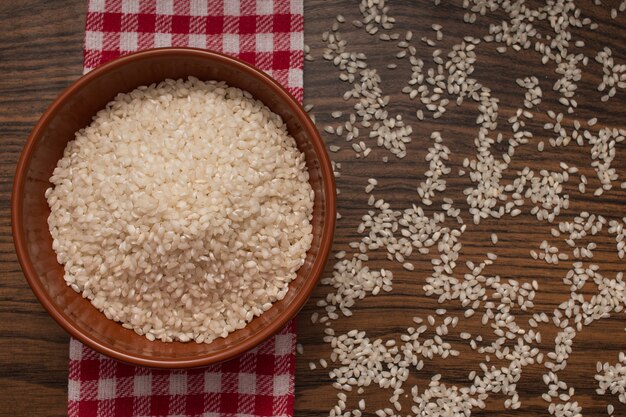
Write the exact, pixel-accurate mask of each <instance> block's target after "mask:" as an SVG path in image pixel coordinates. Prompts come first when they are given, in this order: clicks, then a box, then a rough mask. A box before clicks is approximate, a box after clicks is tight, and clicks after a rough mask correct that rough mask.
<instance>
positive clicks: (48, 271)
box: [11, 48, 336, 368]
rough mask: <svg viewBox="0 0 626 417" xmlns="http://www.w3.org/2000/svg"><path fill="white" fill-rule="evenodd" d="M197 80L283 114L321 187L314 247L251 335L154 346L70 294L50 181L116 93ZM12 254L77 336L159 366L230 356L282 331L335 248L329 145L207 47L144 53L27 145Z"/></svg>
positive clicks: (76, 91) (266, 85) (276, 88)
mask: <svg viewBox="0 0 626 417" xmlns="http://www.w3.org/2000/svg"><path fill="white" fill-rule="evenodd" d="M190 75H193V76H195V77H197V78H200V79H204V80H223V81H226V82H227V83H228V84H229V85H231V86H234V87H239V88H241V89H244V90H247V91H249V92H250V93H252V95H254V96H255V97H256V98H258V99H260V100H261V101H262V102H263V103H265V105H267V106H268V107H269V108H270V109H271V110H272V111H274V112H275V113H277V114H279V115H280V116H282V118H283V120H284V121H285V122H286V124H287V127H288V130H289V133H290V134H291V135H292V136H293V137H294V138H295V140H296V142H297V145H298V148H299V149H300V150H301V151H302V152H303V153H304V154H305V157H306V162H307V167H308V170H309V174H310V182H311V186H312V187H313V189H314V190H315V204H314V211H313V222H312V223H313V235H314V238H313V244H312V247H311V249H310V250H309V252H308V253H307V257H306V261H305V263H304V265H303V266H302V267H301V268H300V270H299V271H298V275H297V278H296V279H295V280H294V281H292V282H291V284H290V285H289V287H290V289H289V292H288V293H287V296H286V297H285V298H284V299H283V300H281V301H279V302H277V303H275V304H274V306H273V307H272V308H271V309H269V310H268V311H266V312H265V313H264V314H263V315H261V316H260V317H257V318H255V319H254V320H252V322H250V323H249V324H248V325H247V326H246V327H245V328H243V329H241V330H238V331H236V332H233V333H231V334H230V335H229V336H228V337H226V338H223V339H217V340H216V341H214V342H212V343H210V344H204V343H201V344H198V343H195V342H190V343H181V342H172V343H163V342H160V341H154V342H150V341H148V340H147V339H146V338H145V337H143V336H139V335H137V334H136V333H135V332H134V331H132V330H128V329H125V328H123V327H122V326H121V325H120V324H119V323H116V322H113V321H111V320H108V319H107V318H106V317H105V316H104V314H102V313H101V312H100V311H98V310H97V309H96V308H95V307H93V306H92V305H91V303H90V302H89V301H88V300H86V299H84V298H82V297H81V295H79V294H77V293H76V292H74V291H73V290H72V289H71V288H69V287H68V286H67V285H66V283H65V281H64V279H63V267H62V266H61V265H59V264H58V263H57V260H56V254H55V252H54V251H53V250H52V237H51V236H50V232H49V230H48V224H47V218H48V215H49V214H50V209H49V208H48V204H47V202H46V199H45V197H44V192H45V190H46V189H47V188H48V187H50V185H51V184H50V182H49V181H48V179H49V178H50V176H51V175H52V171H53V169H54V167H55V166H56V164H57V161H58V160H59V159H60V158H61V156H62V154H63V150H64V149H65V146H66V144H67V143H68V142H69V141H70V140H72V139H73V138H74V133H75V132H76V131H77V130H79V129H80V128H82V127H85V126H86V125H88V124H89V123H90V122H91V119H92V116H93V115H94V114H96V112H97V111H98V110H100V109H102V108H104V106H105V105H106V104H107V103H108V102H109V101H111V100H112V99H113V98H114V97H115V95H116V94H117V93H120V92H128V91H131V90H133V89H135V88H136V87H138V86H140V85H146V84H151V83H155V82H159V81H161V80H163V79H165V78H174V79H176V78H185V77H187V76H190ZM11 204H12V213H11V216H12V219H11V220H12V227H13V239H14V241H15V248H16V251H17V256H18V258H19V261H20V264H21V265H22V269H23V271H24V274H25V276H26V279H27V280H28V283H29V284H30V286H31V288H32V289H33V292H34V293H35V295H36V296H37V298H38V299H39V301H40V302H41V304H42V305H43V306H44V308H45V309H46V310H48V312H49V313H50V315H51V316H52V317H53V318H54V319H55V320H56V321H57V322H58V323H59V324H60V325H61V326H62V327H63V328H64V329H65V330H67V331H68V332H69V333H70V334H71V335H72V336H74V337H75V338H77V339H79V340H80V341H81V342H83V343H84V344H86V345H87V346H90V347H91V348H93V349H95V350H97V351H99V352H101V353H103V354H105V355H108V356H111V357H113V358H115V359H118V360H121V361H125V362H130V363H133V364H137V365H143V366H149V367H159V368H186V367H196V366H202V365H207V364H210V363H214V362H219V361H224V360H227V359H230V358H233V357H235V356H237V355H239V354H241V353H243V352H245V351H247V350H249V349H251V348H253V347H254V346H256V345H258V344H259V343H261V342H263V341H264V340H265V339H267V338H268V337H269V336H271V335H272V334H274V333H275V332H277V331H278V330H279V329H280V328H281V327H282V326H283V325H284V324H285V323H286V322H287V321H288V320H289V319H291V318H292V317H294V316H295V314H296V313H297V312H298V311H299V310H300V308H301V307H302V306H303V305H304V303H305V302H306V300H307V298H308V297H309V295H310V293H311V291H312V290H313V288H314V287H315V285H316V283H317V281H318V279H319V277H320V275H321V273H322V270H323V268H324V265H325V263H326V260H327V258H328V254H329V251H330V247H331V244H332V238H333V232H334V228H335V214H336V210H335V183H334V177H333V172H332V168H331V165H330V160H329V158H328V154H327V153H326V149H325V147H324V143H323V142H322V139H321V138H320V136H319V133H318V132H317V130H316V128H315V126H314V124H313V123H312V122H311V120H310V119H309V117H308V116H307V114H306V113H305V112H304V110H303V109H302V107H301V106H300V105H299V104H298V103H297V101H296V100H295V99H294V98H293V97H292V96H291V95H290V94H289V93H287V92H286V91H285V90H284V89H283V88H282V87H281V86H280V85H279V84H278V83H277V82H276V81H274V80H273V79H271V78H270V77H269V76H267V75H266V74H264V73H263V72H261V71H259V70H258V69H255V68H254V67H252V66H250V65H248V64H246V63H244V62H241V61H239V60H236V59H233V58H230V57H227V56H224V55H221V54H218V53H215V52H209V51H205V50H199V49H189V48H164V49H153V50H148V51H144V52H138V53H135V54H132V55H127V56H125V57H122V58H119V59H117V60H115V61H112V62H110V63H108V64H106V65H103V66H101V67H99V68H97V69H95V70H94V71H92V72H90V73H89V74H87V75H85V76H83V77H82V78H80V79H79V80H78V81H76V82H75V83H73V84H72V85H71V86H70V87H69V88H67V89H66V90H65V91H64V92H63V93H62V94H61V95H60V96H59V97H58V98H57V99H56V100H55V101H54V103H52V105H51V106H50V107H49V108H48V110H47V111H46V112H45V113H44V115H43V116H42V117H41V119H40V120H39V122H38V123H37V125H36V126H35V128H34V129H33V131H32V133H31V135H30V137H29V138H28V140H27V142H26V145H25V146H24V150H23V151H22V155H21V157H20V160H19V163H18V165H17V172H16V174H15V183H14V185H13V194H12V201H11Z"/></svg>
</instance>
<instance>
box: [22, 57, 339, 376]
mask: <svg viewBox="0 0 626 417" xmlns="http://www.w3.org/2000/svg"><path fill="white" fill-rule="evenodd" d="M159 55H161V56H172V57H174V56H180V55H187V56H192V57H200V58H207V59H208V60H212V61H219V62H222V63H225V64H227V65H230V66H233V67H236V68H237V69H239V70H241V71H243V72H245V73H246V74H247V75H249V76H252V77H254V78H256V79H257V80H258V81H259V82H261V83H263V84H264V85H266V86H267V87H268V88H270V89H271V90H272V91H273V92H274V93H275V94H276V95H278V96H280V97H281V99H282V100H283V101H284V102H285V103H287V104H288V105H289V107H290V108H291V109H292V111H294V114H295V115H296V116H297V118H298V119H299V120H300V121H301V122H302V123H303V125H304V127H305V129H306V131H307V132H309V135H310V137H311V145H312V146H313V149H314V151H315V154H316V155H317V157H318V159H319V165H320V171H321V177H322V190H323V192H324V194H325V197H326V198H325V204H324V207H323V209H324V223H323V229H322V234H321V236H320V249H319V251H318V254H317V256H316V257H315V259H314V261H313V265H312V267H311V272H310V274H309V275H308V276H307V277H306V279H305V282H304V284H303V285H302V287H301V288H300V289H299V291H297V293H296V296H295V298H294V299H293V301H292V302H291V303H290V304H289V305H288V306H287V308H286V309H285V311H284V312H283V313H282V314H280V315H279V316H278V317H277V319H276V320H274V321H272V322H270V323H269V324H267V325H266V326H265V327H263V328H262V329H261V330H260V331H259V332H258V333H257V334H256V335H254V336H253V337H249V338H247V339H245V340H243V341H241V342H238V343H237V344H235V345H233V346H232V347H231V348H228V349H225V350H224V351H222V352H217V353H209V354H204V355H199V356H197V357H192V358H182V359H155V358H152V357H150V356H146V355H141V354H130V353H126V352H123V351H120V350H118V349H116V348H115V347H112V346H110V345H108V344H107V343H103V342H100V341H98V340H97V339H96V338H94V337H92V336H91V334H90V333H89V332H87V331H85V330H84V329H82V328H81V327H80V326H78V325H76V323H75V322H73V321H72V320H71V319H70V318H69V317H68V316H67V315H66V314H65V313H64V312H63V311H62V310H61V309H57V308H56V307H55V303H54V302H53V301H52V298H51V297H50V295H49V294H48V292H47V291H46V290H45V289H44V288H43V285H42V284H41V280H40V278H39V276H38V274H37V272H36V271H35V268H34V266H33V264H32V260H31V258H30V255H29V253H28V250H27V247H26V241H25V232H24V229H23V206H24V204H23V203H24V184H25V181H26V173H27V171H28V168H29V167H30V162H31V160H32V156H33V152H34V150H35V149H36V145H37V143H38V141H39V139H40V135H41V133H42V132H43V129H44V127H45V126H46V125H47V124H48V123H49V121H50V119H51V118H52V117H54V116H55V115H56V114H57V112H58V111H59V109H60V107H61V105H62V104H64V103H65V102H66V101H67V100H68V99H69V98H70V97H71V96H72V95H73V94H75V93H76V92H77V91H78V90H80V89H81V88H82V87H83V86H84V85H86V84H88V83H90V82H91V81H92V80H94V79H97V78H98V77H100V76H101V75H103V74H105V73H108V72H109V71H112V70H114V69H116V68H118V67H121V66H123V65H126V64H128V63H130V62H134V61H138V60H142V59H146V58H150V57H154V56H159ZM335 220H336V194H335V179H334V174H333V170H332V167H331V163H330V158H329V156H328V153H327V151H326V146H325V145H324V142H323V140H322V138H321V137H320V134H319V132H318V130H317V128H316V127H315V125H314V124H313V122H312V121H311V119H310V118H309V116H308V114H307V113H306V111H304V109H303V107H302V105H301V104H300V103H299V102H298V101H297V100H296V99H295V98H294V97H293V96H292V95H291V94H290V93H289V92H288V91H287V90H286V89H285V88H284V87H283V86H282V85H280V84H279V83H278V82H277V81H276V80H274V79H273V78H271V77H270V76H269V75H267V74H266V73H264V72H263V71H261V70H260V69H258V68H256V67H254V66H252V65H250V64H248V63H246V62H244V61H242V60H240V59H238V58H234V57H231V56H227V55H225V54H222V53H219V52H215V51H211V50H207V49H198V48H186V47H166V48H154V49H148V50H144V51H139V52H134V53H131V54H128V55H124V56H122V57H119V58H116V59H114V60H112V61H109V62H108V63H106V64H103V65H101V66H99V67H97V68H95V69H94V70H92V71H90V72H89V73H87V74H84V75H82V76H81V77H80V78H78V79H77V80H76V81H74V82H73V83H72V84H70V85H69V86H68V87H67V88H65V89H64V90H63V91H62V92H61V93H60V94H59V95H58V96H57V98H56V99H55V100H54V101H53V102H52V103H51V104H50V105H49V106H48V108H47V109H46V111H45V112H44V113H43V115H42V116H41V117H40V119H39V121H38V122H37V124H36V125H35V127H34V128H33V130H32V131H31V133H30V135H29V136H28V138H27V140H26V143H25V144H24V147H23V149H22V152H21V154H20V158H19V161H18V163H17V167H16V171H15V176H14V180H13V189H12V193H11V231H12V235H13V242H14V245H15V250H16V254H17V258H18V261H19V263H20V265H21V267H22V271H23V273H24V275H25V277H26V280H27V282H28V284H29V286H30V287H31V289H32V291H33V293H34V294H35V296H36V297H37V299H38V300H39V302H40V303H41V305H42V306H43V307H44V308H45V309H46V311H47V312H48V313H49V314H50V316H52V318H53V319H54V320H55V321H56V322H57V323H58V324H59V325H60V326H61V327H62V328H63V329H65V331H66V332H68V333H69V334H70V335H71V336H73V337H74V338H76V339H78V340H79V341H81V342H82V343H83V344H85V345H87V346H89V347H90V348H92V349H94V350H96V351H97V352H100V353H102V354H104V355H106V356H109V357H112V358H114V359H117V360H120V361H123V362H127V363H131V364H134V365H140V366H146V367H151V368H166V369H176V368H193V367H199V366H206V365H209V364H212V363H217V362H222V361H226V360H229V359H232V358H235V357H237V356H239V355H241V354H242V353H244V352H246V351H248V350H250V349H252V348H254V347H255V346H257V345H259V344H261V343H262V342H264V341H265V340H267V339H268V338H269V337H270V336H272V335H274V334H275V333H276V332H277V331H278V330H280V329H281V328H282V327H283V326H284V325H285V324H286V323H287V321H289V320H290V319H292V318H293V317H295V315H296V314H297V313H298V312H299V311H300V310H301V308H302V307H303V306H304V304H305V302H306V301H307V299H308V298H309V296H310V294H311V292H312V291H313V288H314V287H315V286H316V284H317V282H318V281H319V279H320V277H321V274H322V272H323V270H324V267H325V265H326V262H327V260H328V255H329V253H330V250H331V247H332V243H333V237H334V230H335ZM189 343H191V342H189Z"/></svg>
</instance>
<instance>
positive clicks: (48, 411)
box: [0, 0, 86, 416]
mask: <svg viewBox="0 0 626 417" xmlns="http://www.w3.org/2000/svg"><path fill="white" fill-rule="evenodd" d="M85 10H86V3H85V2H84V1H82V0H78V1H52V0H51V1H38V0H28V1H3V2H0V74H2V76H1V77H0V138H2V139H1V141H2V152H1V153H0V195H1V196H2V198H1V200H0V273H1V276H2V279H1V281H0V398H2V401H0V415H2V416H18V415H30V416H64V415H67V363H68V362H67V361H68V360H67V354H68V351H67V349H68V341H69V338H68V336H67V335H66V333H65V332H64V331H63V330H62V329H61V328H60V327H59V326H58V325H57V324H56V323H55V322H54V321H53V320H52V319H51V318H50V317H49V316H48V315H47V313H46V312H45V311H44V310H43V308H42V307H41V306H40V305H39V303H38V302H37V300H36V299H35V297H34V295H33V293H32V292H31V290H30V288H29V287H28V285H27V284H26V281H25V279H24V276H23V275H22V271H21V269H20V266H19V263H18V262H17V258H16V256H15V252H14V247H13V240H12V238H11V222H10V205H9V202H10V194H11V186H12V182H13V174H14V171H15V165H16V162H17V159H18V157H19V154H20V151H21V148H22V146H23V145H24V142H25V140H26V138H27V137H28V134H29V133H30V130H31V129H32V128H33V126H34V124H35V122H36V121H37V119H38V118H39V116H40V115H41V113H43V111H44V110H45V109H46V107H47V106H48V105H49V104H50V103H51V102H52V100H53V99H54V98H55V97H56V96H57V94H59V93H60V92H61V90H63V89H64V88H65V87H67V86H68V85H69V84H70V83H71V82H72V81H74V80H75V79H76V78H77V77H79V76H80V74H81V72H82V40H83V35H84V25H85Z"/></svg>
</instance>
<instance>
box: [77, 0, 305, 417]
mask: <svg viewBox="0 0 626 417" xmlns="http://www.w3.org/2000/svg"><path fill="white" fill-rule="evenodd" d="M303 27H304V26H303V17H302V0H88V11H87V23H86V31H85V48H84V54H85V63H84V72H85V73H86V72H89V71H90V70H92V69H94V68H95V67H97V66H98V65H101V64H103V63H105V62H107V61H109V60H111V59H113V58H116V57H118V56H120V55H124V54H127V53H130V52H133V51H137V50H141V49H148V48H154V47H163V46H191V47H196V48H207V49H212V50H215V51H220V52H225V53H227V54H230V55H233V56H236V57H238V58H241V59H243V60H245V61H247V62H249V63H251V64H253V65H255V66H256V67H258V68H260V69H262V70H263V71H265V72H266V73H268V74H269V75H271V76H272V77H273V78H274V79H276V80H277V81H278V82H280V83H281V84H282V85H283V86H285V87H286V88H287V89H288V90H289V92H290V93H291V94H293V95H294V96H295V97H296V98H297V99H299V100H302V96H303V90H302V68H303V46H304V45H303ZM295 343H296V335H295V323H294V322H293V321H292V322H290V323H289V324H288V325H287V326H285V328H283V329H282V330H281V331H280V333H278V334H277V335H276V336H274V337H272V338H271V339H270V340H268V341H267V342H265V343H264V344H263V345H261V346H259V347H257V348H256V349H254V350H252V351H250V352H248V353H245V354H243V355H242V356H240V357H238V358H236V359H234V360H231V361H229V362H225V363H222V364H217V365H212V366H209V367H206V368H201V369H193V370H183V371H168V370H155V369H148V368H142V367H136V366H132V365H128V364H124V363H121V362H117V361H115V360H113V359H110V358H107V357H105V356H102V355H100V354H98V353H96V352H94V351H92V350H91V349H89V348H87V347H86V346H84V345H82V344H81V343H80V342H78V341H77V340H74V339H72V340H71V342H70V366H69V386H68V416H69V417H91V416H97V417H126V416H128V417H138V416H205V417H207V416H208V417H220V416H224V417H235V416H237V417H244V416H245V417H254V416H259V417H265V416H267V417H269V416H272V417H274V416H292V415H293V385H294V372H295Z"/></svg>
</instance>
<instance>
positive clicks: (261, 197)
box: [46, 77, 314, 343]
mask: <svg viewBox="0 0 626 417" xmlns="http://www.w3.org/2000/svg"><path fill="white" fill-rule="evenodd" d="M308 179H309V177H308V172H307V168H306V164H305V161H304V155H303V154H302V153H301V152H300V151H299V150H298V149H297V147H296V144H295V141H294V139H293V138H292V137H290V136H289V134H288V132H287V129H286V126H285V125H284V124H283V122H282V120H281V118H280V117H279V116H278V115H276V114H274V113H272V112H271V111H270V110H269V109H268V108H267V107H266V106H265V105H263V103H261V102H260V101H258V100H255V99H254V98H253V97H252V96H251V95H250V94H249V93H248V92H246V91H242V90H240V89H237V88H233V87H229V86H228V85H226V84H225V83H223V82H215V81H208V82H203V81H200V80H198V79H196V78H193V77H190V78H189V79H188V80H165V81H163V82H161V83H159V84H158V85H151V86H149V87H146V86H143V87H139V88H137V89H135V90H134V91H132V92H130V93H127V94H119V95H118V96H117V97H116V98H115V100H113V101H112V102H110V103H109V104H108V105H107V106H106V108H105V109H104V110H102V111H100V112H99V113H98V114H97V115H96V116H95V117H94V120H93V122H92V123H91V124H90V125H89V126H87V127H86V128H84V129H82V130H80V131H79V132H77V133H76V138H75V140H73V141H71V142H70V143H69V144H68V145H67V148H66V149H65V153H64V156H63V158H62V159H60V160H59V162H58V165H57V167H56V169H55V170H54V173H53V175H52V177H51V178H50V181H51V183H52V184H53V187H51V188H50V189H48V191H47V192H46V198H47V200H48V204H49V206H50V209H51V213H50V216H49V218H48V224H49V227H50V232H51V234H52V237H53V248H54V250H55V252H56V253H57V259H58V261H59V263H61V264H62V265H63V266H64V269H65V275H64V278H65V280H66V282H67V283H68V285H70V286H71V287H72V288H73V289H74V290H75V291H77V292H79V293H81V294H82V295H83V296H84V297H86V298H88V299H89V300H90V301H91V303H92V304H93V305H94V306H95V307H96V308H98V309H99V310H101V311H102V312H103V313H104V314H105V315H106V316H107V317H108V318H109V319H112V320H115V321H119V322H121V323H122V325H123V326H124V327H126V328H129V329H133V330H135V331H136V332H137V333H139V334H142V335H145V336H146V337H147V338H148V339H150V340H155V339H159V340H162V341H174V340H178V341H183V342H185V341H190V340H195V341H196V342H205V343H209V342H211V341H213V340H214V339H215V338H217V337H226V336H227V335H228V334H229V333H231V332H233V331H235V330H237V329H240V328H243V327H245V325H246V324H247V323H248V322H250V321H251V320H252V319H253V318H254V317H255V316H258V315H260V314H262V313H263V312H264V311H266V310H268V309H269V308H270V307H271V306H272V303H273V302H275V301H277V300H281V299H283V298H284V296H285V294H286V293H287V291H288V284H289V282H290V281H291V280H293V279H294V278H295V276H296V272H297V270H298V269H299V268H300V266H301V265H302V264H303V263H304V259H305V256H306V252H307V250H308V249H309V248H310V246H311V241H312V226H311V218H312V212H313V199H314V193H313V189H312V188H311V186H310V184H309V182H308Z"/></svg>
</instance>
